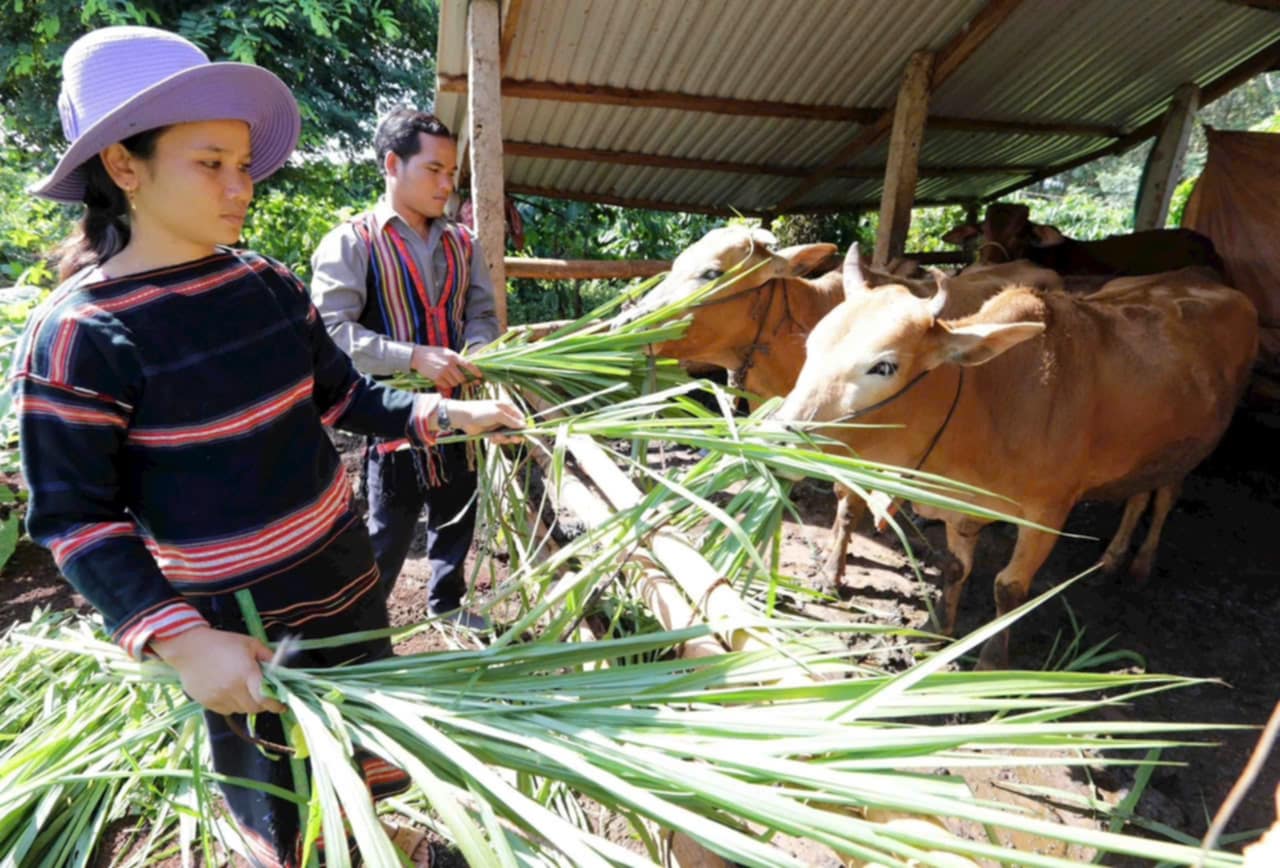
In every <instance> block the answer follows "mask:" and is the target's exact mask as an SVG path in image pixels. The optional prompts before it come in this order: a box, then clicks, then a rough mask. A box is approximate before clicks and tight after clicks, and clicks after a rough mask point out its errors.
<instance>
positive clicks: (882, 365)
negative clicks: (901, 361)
mask: <svg viewBox="0 0 1280 868" xmlns="http://www.w3.org/2000/svg"><path fill="white" fill-rule="evenodd" d="M897 372H898V366H897V365H896V364H894V363H893V362H891V361H889V360H888V359H881V360H880V361H878V362H876V363H875V364H874V365H872V366H871V367H870V368H869V369H868V370H867V373H868V374H870V375H872V376H874V377H892V376H893V375H894V374H896V373H897Z"/></svg>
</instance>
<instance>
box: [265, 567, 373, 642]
mask: <svg viewBox="0 0 1280 868" xmlns="http://www.w3.org/2000/svg"><path fill="white" fill-rule="evenodd" d="M376 592H378V567H377V565H374V566H372V567H370V568H369V569H368V570H366V571H365V572H364V573H362V574H361V575H359V576H357V577H356V578H355V579H353V580H351V581H350V582H348V583H347V584H345V585H343V586H342V587H341V588H339V589H338V590H337V591H334V592H333V593H332V594H330V595H329V596H327V597H322V598H320V599H318V600H303V601H301V602H297V603H293V604H291V605H289V606H285V607H284V608H281V609H264V610H263V611H262V612H261V615H262V625H263V628H264V629H266V630H279V629H280V628H282V627H283V628H286V629H289V630H297V629H298V628H299V627H301V626H303V625H304V624H307V623H310V622H311V621H315V620H316V619H318V618H332V617H333V616H334V615H337V614H339V613H341V612H343V611H345V610H347V609H349V608H351V607H352V606H353V605H355V604H356V603H357V602H358V601H360V600H362V599H363V598H364V596H365V595H366V594H371V593H376Z"/></svg>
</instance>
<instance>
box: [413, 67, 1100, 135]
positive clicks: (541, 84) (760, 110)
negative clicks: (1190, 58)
mask: <svg viewBox="0 0 1280 868" xmlns="http://www.w3.org/2000/svg"><path fill="white" fill-rule="evenodd" d="M437 92H439V93H466V92H467V77H466V76H465V75H446V74H441V75H439V76H438V80H437ZM502 95H503V96H504V97H507V98H509V99H531V100H553V101H556V102H573V103H585V104H593V105H616V106H624V107H626V108H661V109H671V110H674V111H690V112H706V113H709V114H724V115H740V116H744V117H769V118H787V119H792V120H811V121H830V122H834V123H854V124H869V123H874V122H875V121H876V120H878V119H879V117H880V115H882V114H884V111H885V110H884V109H881V108H866V107H856V106H855V107H849V106H837V105H804V104H802V103H788V102H776V101H768V100H744V99H733V98H730V97H714V96H701V95H697V94H688V93H679V92H676V91H661V90H638V89H635V88H626V87H613V86H610V85H602V84H573V83H562V82H553V81H532V80H529V79H515V78H504V79H503V80H502ZM929 126H931V127H937V128H938V129H941V130H958V131H962V132H975V133H1009V134H1013V135H1043V136H1088V137H1091V138H1115V137H1116V136H1118V135H1120V131H1119V130H1116V129H1115V128H1114V127H1108V126H1104V125H1101V124H1077V123H1066V122H1061V123H1060V122H1057V121H1002V120H989V119H983V118H957V117H943V116H933V117H930V118H929Z"/></svg>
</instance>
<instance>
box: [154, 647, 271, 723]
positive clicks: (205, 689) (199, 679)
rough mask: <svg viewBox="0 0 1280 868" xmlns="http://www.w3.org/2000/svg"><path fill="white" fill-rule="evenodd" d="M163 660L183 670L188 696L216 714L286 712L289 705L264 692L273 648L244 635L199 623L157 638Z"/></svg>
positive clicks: (181, 675)
mask: <svg viewBox="0 0 1280 868" xmlns="http://www.w3.org/2000/svg"><path fill="white" fill-rule="evenodd" d="M151 648H152V650H153V651H155V652H156V654H158V655H160V659H162V660H164V661H165V662H166V663H168V664H169V665H170V666H172V667H173V668H174V669H176V670H178V677H179V678H181V679H182V689H183V690H185V691H186V692H187V695H188V696H190V697H191V698H192V699H194V700H195V701H196V702H198V703H200V704H201V705H203V706H204V707H205V708H207V709H209V710H210V711H212V712H214V713H216V714H258V713H260V712H264V711H269V712H272V713H274V714H281V713H282V712H284V710H285V707H284V706H283V705H281V704H280V703H279V702H276V701H275V700H273V699H267V698H265V697H263V695H262V667H261V666H260V665H259V664H260V663H263V662H266V661H268V660H270V659H271V649H270V648H268V647H267V646H266V645H264V644H262V643H261V642H259V641H258V640H257V639H254V638H253V637H252V636H244V635H241V634H240V633H229V632H227V631H225V630H215V629H213V628H212V627H196V628H195V629H193V630H188V631H186V632H185V633H180V634H178V635H177V636H174V637H173V638H172V639H152V640H151Z"/></svg>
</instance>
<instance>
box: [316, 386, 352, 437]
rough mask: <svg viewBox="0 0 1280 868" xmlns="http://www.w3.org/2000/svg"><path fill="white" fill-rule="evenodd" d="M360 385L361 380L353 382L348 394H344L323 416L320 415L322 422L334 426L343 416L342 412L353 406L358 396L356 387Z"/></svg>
mask: <svg viewBox="0 0 1280 868" xmlns="http://www.w3.org/2000/svg"><path fill="white" fill-rule="evenodd" d="M359 385H360V380H355V381H354V382H352V384H351V387H350V388H349V389H347V394H345V395H343V396H342V400H341V401H338V403H336V404H334V405H333V406H332V407H330V408H329V409H328V410H327V411H326V412H325V414H324V415H323V416H321V417H320V424H322V425H328V426H330V427H332V426H333V424H334V423H335V422H337V421H338V420H339V419H341V418H342V414H343V413H345V412H347V408H348V407H350V406H351V401H352V399H354V398H355V396H356V389H357V388H358V387H359Z"/></svg>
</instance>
